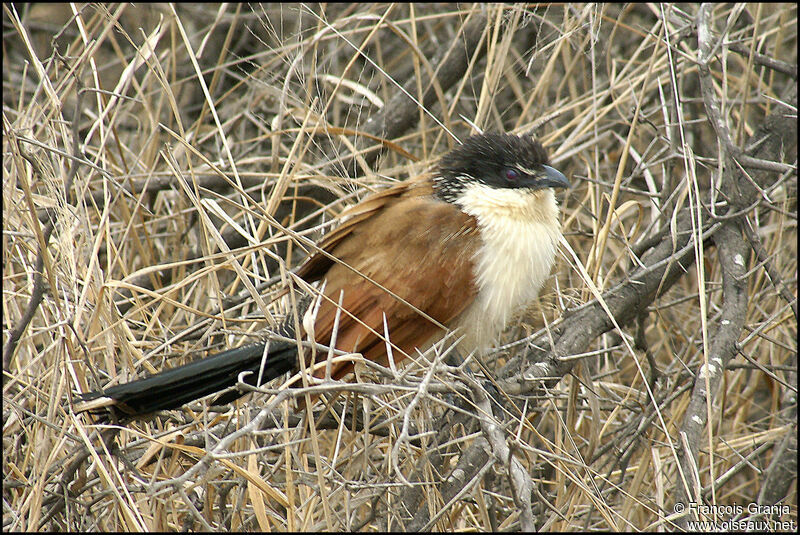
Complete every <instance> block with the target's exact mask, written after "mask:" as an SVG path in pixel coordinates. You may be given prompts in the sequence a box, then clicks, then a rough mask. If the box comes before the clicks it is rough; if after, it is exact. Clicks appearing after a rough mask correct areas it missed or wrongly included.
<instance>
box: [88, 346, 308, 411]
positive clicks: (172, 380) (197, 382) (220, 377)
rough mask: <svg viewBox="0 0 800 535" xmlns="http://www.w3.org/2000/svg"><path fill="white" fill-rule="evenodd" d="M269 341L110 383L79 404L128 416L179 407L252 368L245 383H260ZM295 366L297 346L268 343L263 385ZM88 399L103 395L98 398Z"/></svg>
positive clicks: (229, 396) (231, 396) (235, 394)
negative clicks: (143, 376)
mask: <svg viewBox="0 0 800 535" xmlns="http://www.w3.org/2000/svg"><path fill="white" fill-rule="evenodd" d="M265 345H266V343H265V342H260V343H257V344H252V345H247V346H242V347H237V348H236V349H230V350H228V351H223V352H222V353H217V354H216V355H212V356H210V357H207V358H204V359H201V360H197V361H194V362H190V363H189V364H185V365H183V366H179V367H177V368H172V369H170V370H166V371H163V372H161V373H158V374H156V375H152V376H150V377H145V378H144V379H139V380H138V381H132V382H130V383H125V384H123V385H117V386H112V387H110V388H106V389H105V390H103V391H98V392H89V393H88V394H84V395H83V396H82V398H83V400H84V403H81V404H80V405H79V406H78V407H76V408H77V410H78V411H79V412H80V411H90V412H93V413H95V414H108V413H111V412H115V413H118V414H119V415H124V416H139V415H142V414H147V413H151V412H155V411H160V410H168V409H175V408H177V407H180V406H181V405H183V404H185V403H188V402H190V401H193V400H195V399H199V398H201V397H204V396H207V395H210V394H214V393H216V392H221V391H222V390H225V389H226V388H229V387H231V386H234V385H235V384H236V383H237V381H238V379H239V375H240V374H241V373H242V372H252V373H249V374H247V375H246V376H245V377H244V382H246V383H248V384H251V385H254V386H255V385H256V382H257V380H258V375H259V371H260V369H261V360H262V357H263V356H264V347H265ZM296 365H297V348H296V346H295V345H294V344H289V343H286V342H276V341H272V342H270V346H269V354H268V355H267V358H266V362H265V363H264V369H263V370H261V384H263V383H266V382H267V381H270V380H272V379H275V378H276V377H279V376H281V375H283V374H284V373H286V372H287V371H290V370H293V369H295V368H296ZM242 395H244V394H243V393H241V392H239V391H238V390H232V391H230V392H226V393H225V394H223V395H221V396H220V397H219V398H217V399H216V400H215V404H220V405H221V404H225V403H230V402H231V401H233V400H235V399H237V398H239V397H241V396H242ZM90 400H98V401H100V400H104V402H103V403H102V404H101V403H96V402H92V401H90Z"/></svg>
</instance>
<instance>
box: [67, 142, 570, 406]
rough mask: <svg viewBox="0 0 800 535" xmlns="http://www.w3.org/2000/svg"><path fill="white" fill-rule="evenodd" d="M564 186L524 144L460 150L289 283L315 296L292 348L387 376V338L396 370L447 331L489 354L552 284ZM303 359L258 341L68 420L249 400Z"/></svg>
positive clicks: (382, 195) (327, 243)
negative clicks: (307, 346) (209, 400)
mask: <svg viewBox="0 0 800 535" xmlns="http://www.w3.org/2000/svg"><path fill="white" fill-rule="evenodd" d="M569 185H570V184H569V181H568V180H567V178H566V177H565V176H564V174H563V173H561V172H560V171H558V170H556V169H555V168H553V167H551V166H550V165H549V160H548V157H547V152H546V150H545V149H544V147H543V146H542V144H541V143H540V142H539V141H538V140H537V139H536V138H535V137H533V136H532V135H529V134H523V135H515V134H507V133H499V132H485V133H480V134H476V135H472V136H470V137H468V138H467V139H465V140H464V141H463V143H461V144H460V145H458V146H456V147H455V148H453V149H452V150H450V151H449V152H447V153H446V154H444V155H443V156H442V157H441V158H440V159H439V160H438V163H437V164H436V165H435V166H433V167H432V168H431V169H430V170H428V171H426V172H423V173H421V174H419V175H417V176H415V177H412V178H409V179H408V180H405V181H403V182H400V183H398V184H396V185H394V186H391V187H389V188H388V189H385V190H383V191H380V192H377V193H373V194H372V195H370V196H367V197H365V198H364V199H363V200H362V201H360V202H358V203H356V204H355V205H353V206H351V207H350V208H348V209H346V210H344V211H343V212H342V213H341V214H340V216H339V220H338V225H337V226H335V227H334V228H333V230H331V231H329V232H328V233H327V234H326V235H324V236H323V237H322V238H321V240H320V241H319V242H318V244H317V247H316V248H314V249H313V251H312V252H311V253H310V254H309V255H308V256H307V258H306V259H305V261H304V262H303V263H302V264H301V265H300V267H299V268H298V269H297V271H296V275H297V276H298V277H300V278H301V279H303V280H304V281H306V282H308V283H317V288H318V289H319V292H320V296H319V297H318V298H317V300H316V302H315V303H313V304H312V305H310V306H308V307H307V309H306V310H305V312H304V313H303V315H302V324H301V325H300V330H301V331H302V332H301V333H299V334H300V336H302V337H304V338H305V339H307V340H310V341H313V342H315V343H318V344H322V345H323V346H328V345H330V344H331V342H332V341H335V348H336V349H338V350H341V351H344V352H352V353H360V354H361V355H362V356H363V358H364V359H368V360H370V361H374V362H377V363H379V364H382V365H384V366H386V365H388V364H389V358H390V357H389V354H388V352H387V335H388V341H389V342H390V343H391V358H392V359H393V360H394V361H396V362H399V361H400V360H402V359H404V358H407V357H408V356H411V355H414V354H415V353H416V352H417V351H424V350H426V349H428V348H430V347H431V346H432V345H433V344H434V343H435V342H437V341H439V340H441V339H442V338H443V337H444V336H445V334H447V333H448V332H453V333H454V334H455V335H456V336H457V337H458V340H459V341H458V343H457V344H458V345H457V348H458V350H459V352H461V353H462V354H469V353H470V352H472V351H479V352H481V351H485V350H486V349H488V348H489V347H491V344H492V343H493V341H494V340H495V339H496V337H497V336H498V335H499V334H501V333H502V331H503V330H504V329H505V328H506V327H507V325H508V323H509V321H510V320H511V318H512V317H513V316H514V315H515V314H516V313H517V312H518V311H520V310H521V309H523V308H525V307H526V306H527V305H529V304H530V303H531V302H533V301H534V300H536V298H537V297H538V293H539V290H540V289H541V287H542V285H543V283H544V282H545V280H546V279H547V278H548V277H549V275H550V272H551V270H552V267H553V265H554V263H555V258H556V252H557V246H558V242H559V240H560V238H561V224H560V220H559V207H558V203H557V201H556V198H555V190H556V189H559V188H568V187H569ZM337 310H339V312H338V314H337ZM337 317H338V318H337ZM292 325H293V323H292ZM285 326H286V327H285V330H286V331H287V332H289V333H290V334H294V333H293V331H294V329H293V328H292V327H291V326H290V325H289V322H288V321H287V322H286V324H285ZM334 331H335V335H334ZM310 353H311V352H310V351H303V355H305V358H307V359H310V355H309V354H310ZM325 358H327V352H324V351H317V352H316V359H317V360H318V361H322V359H325ZM298 359H299V357H298V349H297V344H296V343H288V342H285V341H284V342H279V341H278V342H276V341H275V340H272V341H270V340H268V339H265V340H261V341H259V342H258V343H253V344H249V345H244V346H241V347H237V348H234V349H230V350H227V351H222V352H220V353H217V354H215V355H212V356H209V357H206V358H203V359H199V360H196V361H193V362H190V363H188V364H185V365H183V366H178V367H175V368H172V369H169V370H166V371H162V372H160V373H157V374H155V375H152V376H149V377H145V378H143V379H139V380H134V381H131V382H128V383H125V384H120V385H115V386H110V387H107V388H104V389H101V390H98V391H94V392H89V393H86V394H83V395H82V397H81V399H82V403H81V404H79V406H78V409H77V410H76V412H83V411H90V412H93V413H96V414H110V413H113V414H115V415H117V416H118V417H125V418H131V417H139V416H142V415H146V414H149V413H153V412H156V411H161V410H167V409H176V408H179V407H180V406H182V405H184V404H186V403H188V402H190V401H193V400H196V399H199V398H202V397H205V396H208V395H211V394H215V393H220V392H222V394H221V395H220V396H219V397H218V398H217V399H216V401H215V404H225V403H230V402H231V401H233V400H234V399H236V398H238V397H240V396H242V395H244V394H245V393H243V392H241V391H240V390H238V389H235V388H231V387H234V386H235V385H236V384H237V382H238V381H239V380H240V378H243V379H244V381H245V382H247V383H249V384H252V385H256V386H260V385H261V384H264V383H266V382H267V381H271V380H273V379H276V378H278V377H280V376H282V375H283V374H285V373H286V372H290V371H297V370H299V369H300V368H301V364H304V365H305V366H304V367H305V368H309V367H310V366H312V365H313V364H314V362H310V361H309V362H305V361H304V362H303V363H300V362H299V361H298ZM317 368H318V369H317V371H315V372H314V375H315V376H317V377H322V376H323V374H324V373H325V369H324V368H325V367H324V366H318V367H317ZM353 368H354V364H353V362H352V360H349V359H337V360H336V361H335V364H331V365H330V366H329V367H328V373H330V377H331V378H333V379H337V380H340V379H343V378H345V377H346V376H347V375H348V374H349V373H350V372H351V371H353ZM243 372H249V373H244V374H243Z"/></svg>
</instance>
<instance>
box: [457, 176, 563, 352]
mask: <svg viewBox="0 0 800 535" xmlns="http://www.w3.org/2000/svg"><path fill="white" fill-rule="evenodd" d="M457 202H458V204H459V205H461V208H462V210H463V211H464V212H465V213H467V214H469V215H471V216H473V217H475V219H476V220H477V222H478V229H479V231H480V236H481V240H482V242H483V243H482V246H481V247H480V249H479V250H478V252H477V253H476V256H475V259H474V261H475V269H476V275H477V279H478V280H477V282H478V295H477V297H476V298H475V302H474V303H473V304H472V305H470V307H469V308H467V309H466V310H465V311H464V312H463V313H462V315H461V317H460V318H459V320H458V321H457V322H455V323H456V325H455V326H458V327H460V328H461V330H462V332H463V334H464V335H465V338H464V340H463V341H462V343H461V346H462V348H463V349H465V350H467V351H472V350H473V349H479V350H481V349H485V348H487V347H488V346H489V345H491V343H492V342H493V341H494V339H495V338H496V337H497V335H499V334H500V333H501V332H502V331H503V329H505V327H506V325H507V324H508V322H509V320H510V319H511V318H512V316H513V315H514V314H515V313H517V312H518V311H519V310H520V309H522V308H524V307H525V306H527V305H528V304H529V303H530V302H531V301H533V300H534V299H536V297H537V296H538V295H539V290H540V289H541V287H542V284H543V283H544V281H545V280H546V279H547V277H548V276H549V275H550V269H551V268H552V267H553V263H554V262H555V257H556V246H557V244H558V240H559V237H560V236H561V225H560V223H559V221H558V205H557V204H556V200H555V196H554V195H553V190H551V189H545V190H540V191H536V192H524V191H522V190H515V189H497V188H491V187H488V186H484V185H479V184H475V185H471V186H469V187H468V188H467V190H466V191H465V192H464V193H463V194H462V195H461V196H460V197H459V199H458V200H457Z"/></svg>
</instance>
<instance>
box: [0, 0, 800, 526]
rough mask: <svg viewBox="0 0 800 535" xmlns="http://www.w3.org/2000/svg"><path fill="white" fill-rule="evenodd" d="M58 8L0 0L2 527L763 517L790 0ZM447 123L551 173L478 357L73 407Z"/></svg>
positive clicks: (792, 296)
mask: <svg viewBox="0 0 800 535" xmlns="http://www.w3.org/2000/svg"><path fill="white" fill-rule="evenodd" d="M76 10H77V11H75V12H73V11H72V10H71V9H70V6H69V5H66V4H62V5H57V6H53V5H45V4H37V5H33V6H30V5H24V6H23V5H4V6H3V32H4V35H3V52H4V53H3V251H4V257H3V258H4V261H3V311H4V312H3V343H4V358H3V371H4V375H3V378H4V382H3V449H4V455H3V498H4V504H3V505H4V509H3V528H4V530H9V531H17V530H52V531H62V530H74V531H94V530H100V531H117V530H131V531H133V530H183V529H188V530H209V531H211V530H250V531H259V530H261V531H268V530H278V531H284V530H365V531H375V530H386V529H407V530H419V529H431V530H472V529H476V530H490V529H491V530H509V529H521V528H522V529H531V528H536V529H540V530H547V531H550V530H584V529H589V530H609V529H611V530H647V531H651V530H660V529H670V530H671V529H690V528H692V526H691V525H690V524H689V523H688V522H689V521H692V520H697V519H700V520H710V521H716V522H722V521H730V520H739V521H745V520H749V521H762V522H765V521H770V522H787V523H789V524H776V523H773V524H770V525H769V527H771V528H773V529H775V528H781V527H783V528H792V527H793V526H794V527H795V528H796V522H797V457H796V456H797V343H796V338H797V167H796V166H797V124H796V105H797V99H796V84H797V56H796V53H797V10H796V5H795V4H776V5H771V6H768V5H765V4H752V5H750V4H737V5H713V6H702V7H701V6H695V5H691V6H687V7H677V6H674V5H652V4H647V5H645V4H631V5H618V4H613V5H568V6H549V7H548V6H530V7H522V6H518V5H494V4H493V5H490V6H485V5H468V4H459V5H451V4H450V5H404V4H403V5H380V4H331V5H278V4H269V5H262V6H258V5H238V4H233V5H223V6H213V5H207V4H196V5H191V4H188V5H187V4H181V5H178V6H174V7H172V6H166V5H152V6H147V5H135V6H133V5H128V4H108V5H106V4H103V5H97V4H89V5H83V6H76ZM431 80H434V82H433V83H431ZM473 125H475V126H477V127H479V128H480V129H482V130H499V131H513V132H528V131H533V132H535V133H536V134H537V135H538V136H539V137H540V139H541V140H542V141H543V143H544V144H545V146H547V147H548V148H549V150H550V153H551V155H552V157H551V159H552V161H553V162H554V163H553V165H554V166H556V167H558V168H559V169H560V170H562V171H563V172H564V173H565V174H566V175H567V176H568V177H570V179H571V180H572V182H573V184H574V185H573V188H572V189H571V190H570V191H569V192H567V193H566V194H565V196H564V197H563V200H562V203H561V205H562V208H563V227H564V233H565V242H566V243H565V244H564V245H563V247H562V250H561V258H560V260H559V262H558V267H557V270H556V272H555V276H554V277H553V278H552V282H551V284H550V286H549V290H550V291H549V292H548V293H547V295H546V296H544V299H543V306H540V307H535V309H532V310H530V311H529V313H528V314H527V315H526V316H525V317H524V318H522V319H521V320H520V322H519V324H518V325H517V326H516V327H514V328H512V329H510V330H509V331H508V332H507V333H506V334H505V336H504V339H503V340H502V341H501V342H502V344H501V345H500V350H499V351H497V352H495V353H493V354H492V355H489V356H486V357H483V358H481V359H467V362H466V365H461V366H456V365H453V364H452V362H451V361H448V360H447V359H445V358H443V354H444V353H446V351H445V350H444V348H441V347H440V348H436V350H435V351H431V352H430V353H429V354H425V355H421V356H420V357H419V359H418V360H417V362H414V363H410V364H408V365H407V366H405V367H401V368H399V369H397V370H395V369H386V370H375V369H372V368H367V367H360V368H358V369H357V375H358V381H357V382H354V383H353V384H351V385H350V386H347V387H343V386H341V385H322V386H319V387H311V390H312V391H313V390H314V389H317V390H322V389H325V392H326V397H327V400H328V402H327V403H318V404H316V405H315V406H314V407H313V414H312V413H311V412H309V411H307V410H306V409H297V408H296V399H297V398H301V397H303V396H304V395H305V393H307V392H309V390H281V391H280V392H279V391H277V390H272V391H270V392H269V393H267V394H254V395H251V396H249V397H247V398H245V402H244V403H239V404H238V405H237V407H233V408H231V409H230V410H229V411H228V412H227V413H224V414H219V413H214V412H210V411H208V410H207V406H206V404H205V402H196V403H193V404H190V406H189V407H188V408H187V409H185V410H182V411H173V412H170V413H169V414H161V415H158V416H157V417H155V418H153V419H151V420H148V421H137V422H133V423H131V424H129V425H128V426H127V427H120V426H113V425H112V426H103V425H97V423H96V422H94V421H92V419H91V418H89V417H88V416H86V415H75V414H74V413H73V411H72V403H73V402H74V401H75V399H76V398H75V393H77V392H86V391H88V390H92V389H95V388H98V387H101V386H104V385H108V384H112V383H116V382H122V381H125V380H127V379H129V378H132V377H137V376H141V375H143V374H146V373H153V372H155V371H157V370H160V369H162V368H163V367H165V366H173V365H176V364H178V363H181V362H184V361H185V360H187V359H192V358H198V356H201V355H203V354H205V352H206V351H207V350H211V351H214V350H217V349H219V348H221V347H232V346H235V345H239V344H242V343H244V342H246V341H247V340H248V339H249V337H252V336H254V335H257V334H258V333H260V332H263V330H264V329H268V328H275V327H276V326H277V325H278V324H279V323H280V322H281V321H283V319H284V318H285V317H286V316H287V314H291V311H292V310H293V306H292V299H294V298H295V296H294V295H290V296H284V297H279V293H280V291H281V290H282V289H283V288H285V287H286V286H287V285H288V284H293V283H292V280H293V279H292V277H291V270H292V269H293V268H294V267H296V266H297V265H298V264H299V262H300V261H302V259H303V257H304V255H305V251H307V250H308V248H309V247H310V246H309V243H310V242H309V240H314V239H316V238H317V237H319V236H320V233H321V232H322V231H324V230H325V229H327V228H328V223H329V222H330V221H331V218H332V217H333V216H334V215H335V214H337V213H338V212H340V211H341V210H342V209H343V208H344V207H345V206H347V205H349V204H351V203H352V202H355V201H356V200H357V199H359V198H362V197H363V196H364V195H366V194H367V193H368V192H370V191H374V190H378V189H381V188H383V187H385V186H386V185H387V184H390V183H391V182H393V181H396V180H403V179H405V178H407V177H408V176H409V173H413V172H416V171H419V170H421V169H423V168H425V167H426V166H427V165H429V164H430V163H431V162H433V161H434V159H435V158H436V157H437V156H438V155H440V154H442V153H443V152H444V151H445V150H447V149H448V148H449V147H452V146H453V144H454V143H455V140H454V138H453V135H455V136H457V137H459V138H461V137H463V136H466V135H468V134H469V133H470V132H471V128H472V126H473ZM451 133H452V135H451ZM610 208H613V209H610ZM271 386H273V387H274V388H275V389H277V388H278V387H279V386H280V385H271ZM487 391H488V395H487ZM492 398H494V399H495V400H496V401H495V402H493V401H491V400H492ZM310 416H313V418H311V417H310ZM690 502H692V503H696V504H697V503H700V504H705V505H709V504H711V505H716V506H720V507H719V508H706V509H698V508H692V507H690V506H687V507H686V509H685V511H683V513H684V514H681V513H682V511H681V510H680V506H679V505H678V504H688V503H690ZM750 504H761V505H763V506H773V505H777V506H778V507H776V508H772V509H768V510H764V509H753V507H752V506H750ZM721 506H729V507H728V508H727V509H724V508H722V507H721ZM736 507H741V510H738V509H736ZM686 513H688V514H686ZM765 513H766V514H765ZM792 522H793V523H794V524H791V523H792ZM729 527H730V526H729Z"/></svg>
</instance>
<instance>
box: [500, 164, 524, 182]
mask: <svg viewBox="0 0 800 535" xmlns="http://www.w3.org/2000/svg"><path fill="white" fill-rule="evenodd" d="M503 175H504V176H505V177H506V180H508V181H509V182H516V181H517V180H519V177H520V174H519V171H517V170H516V169H513V168H511V167H506V169H505V171H503Z"/></svg>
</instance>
